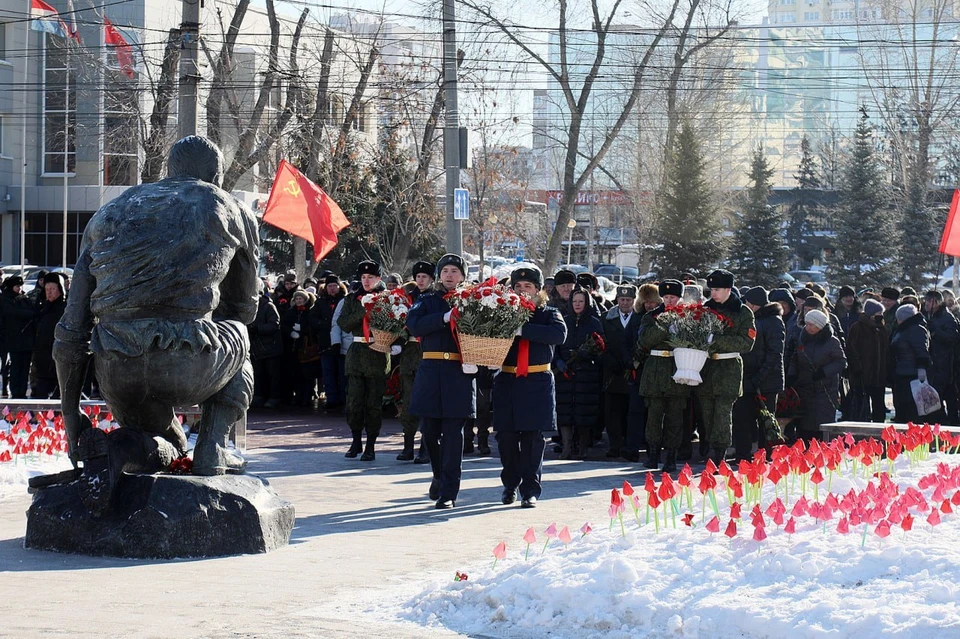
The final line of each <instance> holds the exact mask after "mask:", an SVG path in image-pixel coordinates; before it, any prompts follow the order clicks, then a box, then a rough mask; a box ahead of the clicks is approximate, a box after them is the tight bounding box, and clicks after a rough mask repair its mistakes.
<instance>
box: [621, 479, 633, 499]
mask: <svg viewBox="0 0 960 639" xmlns="http://www.w3.org/2000/svg"><path fill="white" fill-rule="evenodd" d="M623 494H624V495H626V496H627V497H629V496H630V495H632V494H633V486H631V485H630V482H628V481H627V480H626V479H624V480H623Z"/></svg>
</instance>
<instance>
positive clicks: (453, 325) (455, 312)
mask: <svg viewBox="0 0 960 639" xmlns="http://www.w3.org/2000/svg"><path fill="white" fill-rule="evenodd" d="M459 317H460V309H458V308H457V307H456V306H454V307H453V308H451V309H450V334H451V335H453V341H454V343H456V345H457V352H458V353H460V358H461V360H462V359H463V351H461V350H460V338H459V337H457V319H459Z"/></svg>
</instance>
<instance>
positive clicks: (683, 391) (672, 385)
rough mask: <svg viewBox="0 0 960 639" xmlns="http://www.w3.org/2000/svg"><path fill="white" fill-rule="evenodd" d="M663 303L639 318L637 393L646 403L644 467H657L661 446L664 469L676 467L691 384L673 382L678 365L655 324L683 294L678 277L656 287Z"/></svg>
mask: <svg viewBox="0 0 960 639" xmlns="http://www.w3.org/2000/svg"><path fill="white" fill-rule="evenodd" d="M659 294H660V297H661V298H663V303H662V304H660V306H658V307H657V308H655V309H654V310H653V311H651V312H649V313H646V314H645V315H644V316H643V318H642V319H641V320H640V339H639V348H640V353H641V354H642V355H645V356H647V359H646V362H645V363H644V364H643V369H642V370H643V373H642V374H641V376H640V395H641V396H642V397H643V399H644V401H645V402H646V405H647V461H646V462H645V463H644V467H645V468H652V469H655V468H658V467H659V466H660V453H661V448H663V449H665V450H666V460H665V461H664V464H663V472H665V473H672V472H676V470H677V449H678V448H680V444H681V438H682V435H683V409H684V408H685V407H686V405H687V399H688V398H689V396H690V387H689V386H686V385H683V384H677V383H676V382H675V381H673V374H674V373H676V372H677V366H676V364H675V363H674V361H673V347H672V346H670V344H669V342H668V340H669V338H670V335H669V333H667V331H665V330H664V329H663V328H661V327H660V326H659V325H658V324H657V317H658V316H659V315H660V313H662V312H663V311H664V310H665V308H666V307H667V306H676V305H677V304H678V303H680V299H681V297H682V295H683V284H682V283H680V282H679V281H678V280H664V281H663V282H661V283H660V286H659Z"/></svg>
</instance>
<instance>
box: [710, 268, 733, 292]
mask: <svg viewBox="0 0 960 639" xmlns="http://www.w3.org/2000/svg"><path fill="white" fill-rule="evenodd" d="M707 288H710V289H714V288H731V289H732V288H733V273H731V272H730V271H725V270H724V269H718V270H716V271H714V272H713V273H711V274H710V275H708V276H707Z"/></svg>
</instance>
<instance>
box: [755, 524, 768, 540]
mask: <svg viewBox="0 0 960 639" xmlns="http://www.w3.org/2000/svg"><path fill="white" fill-rule="evenodd" d="M766 538H767V531H766V530H764V529H763V526H757V527H756V528H754V529H753V540H754V541H763V540H764V539H766Z"/></svg>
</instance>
